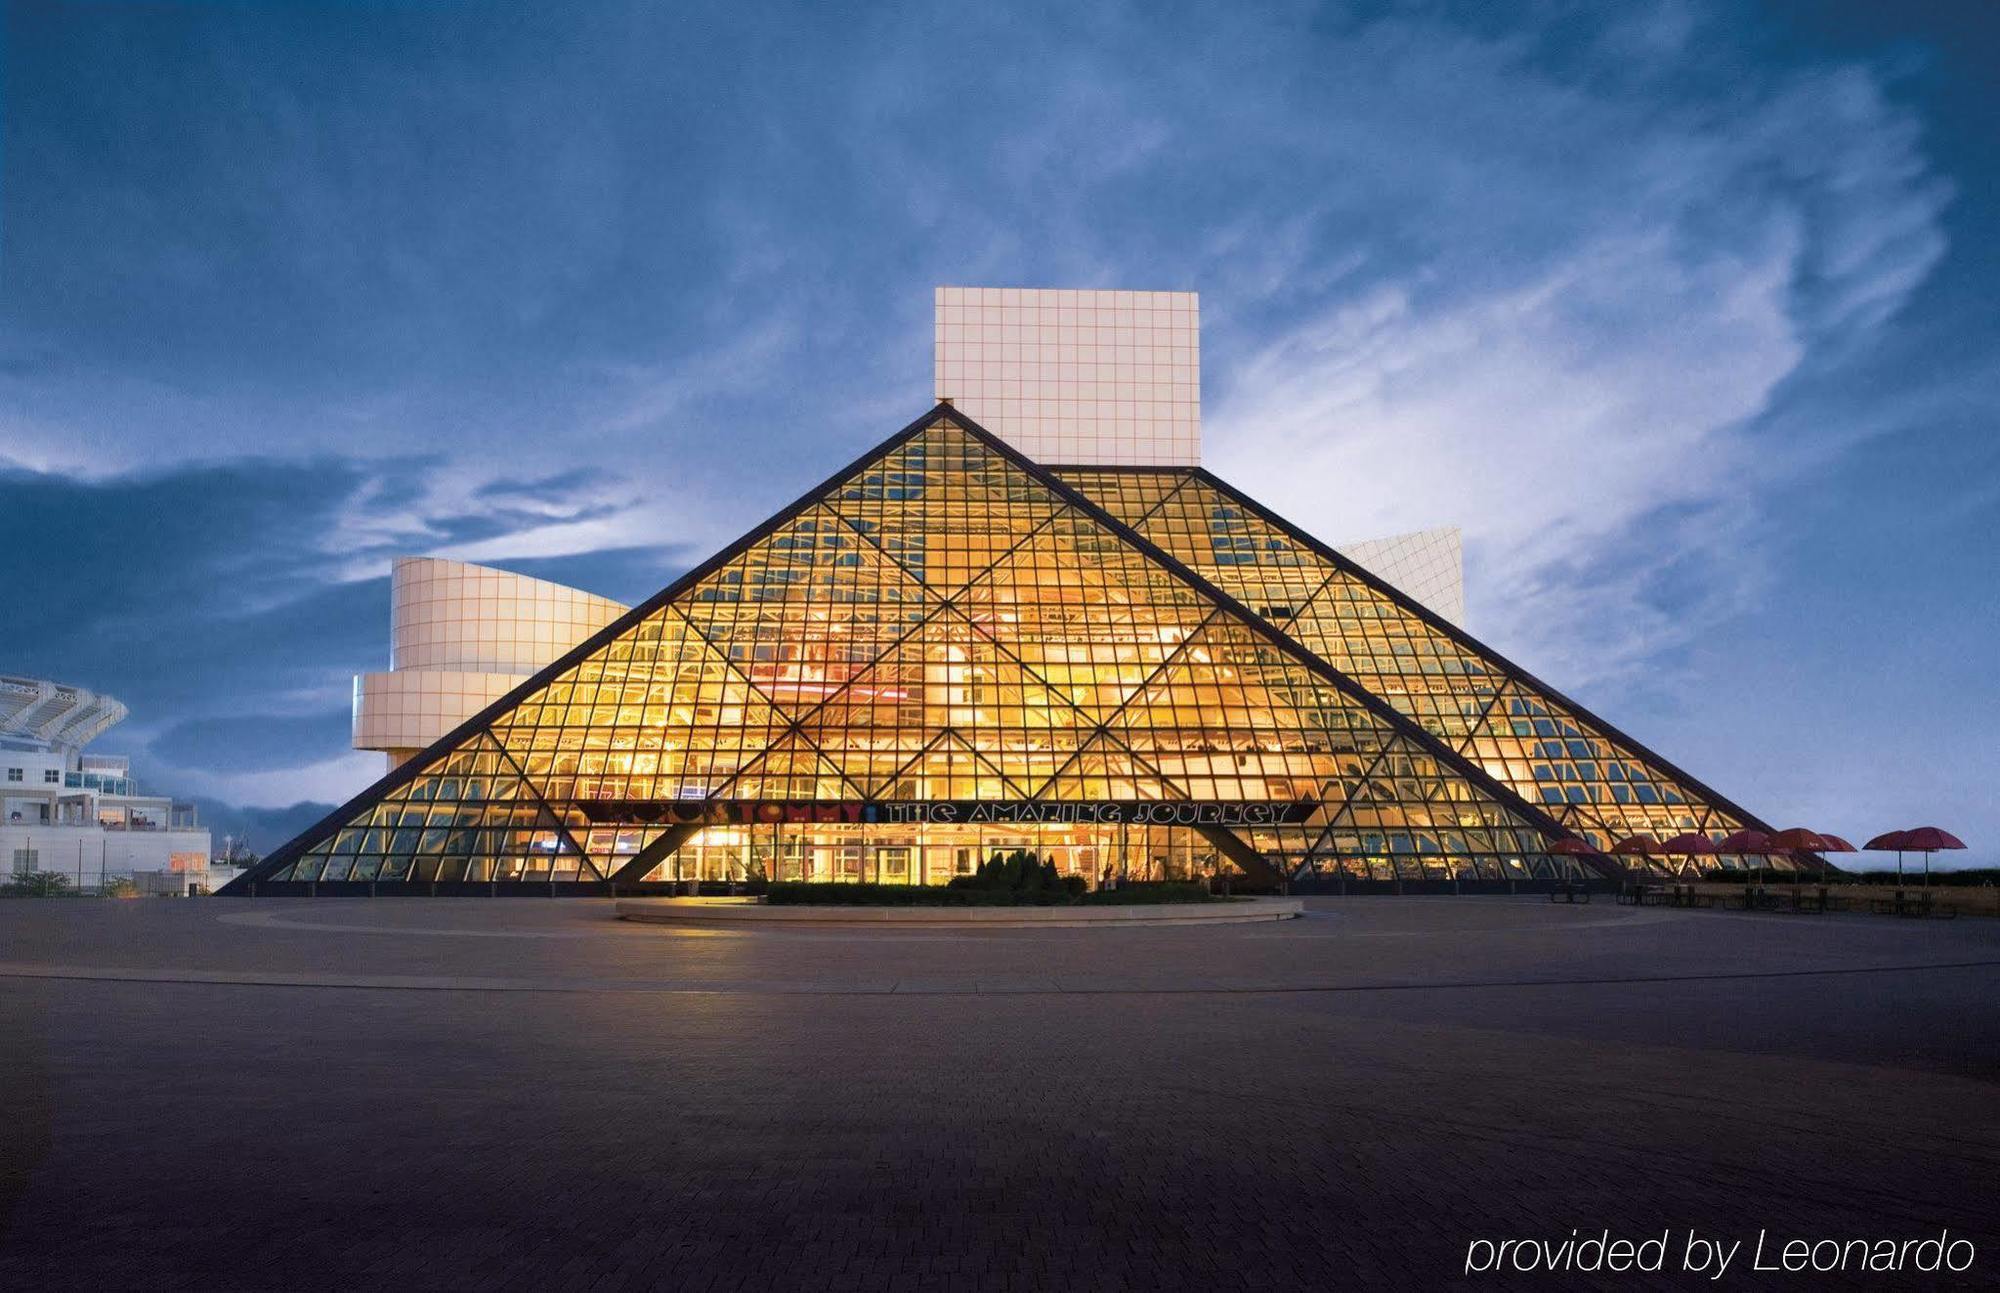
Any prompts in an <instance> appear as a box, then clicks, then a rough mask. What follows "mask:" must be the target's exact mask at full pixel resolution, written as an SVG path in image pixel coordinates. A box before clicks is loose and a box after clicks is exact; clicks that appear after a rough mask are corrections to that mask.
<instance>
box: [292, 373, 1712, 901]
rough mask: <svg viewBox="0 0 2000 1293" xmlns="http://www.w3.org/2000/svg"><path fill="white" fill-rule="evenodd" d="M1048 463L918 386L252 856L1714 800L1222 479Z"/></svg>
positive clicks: (621, 864) (1122, 836)
mask: <svg viewBox="0 0 2000 1293" xmlns="http://www.w3.org/2000/svg"><path fill="white" fill-rule="evenodd" d="M1069 479H1070V480H1072V481H1073V482H1074V483H1075V485H1076V486H1078V487H1080V488H1081V489H1082V491H1083V492H1082V493H1079V492H1078V491H1077V489H1074V488H1071V487H1070V486H1069V485H1066V484H1064V483H1063V482H1062V481H1061V480H1059V479H1058V478H1057V477H1056V476H1053V475H1051V474H1050V473H1049V472H1047V471H1044V470H1042V469H1040V468H1038V467H1036V466H1034V465H1033V464H1031V463H1029V462H1028V461H1027V460H1026V459H1025V458H1022V457H1021V456H1020V455H1019V453H1018V452H1016V451H1015V450H1013V449H1011V448H1009V447H1007V446H1006V445H1004V444H1002V443H1001V442H999V441H997V440H995V439H994V438H993V437H991V436H989V435H987V434H986V433H985V432H983V431H981V430H979V429H978V428H976V427H974V426H971V425H970V424H969V423H966V421H965V420H964V419H963V418H961V417H957V416H956V415H954V414H953V412H952V410H951V409H950V408H949V406H944V405H941V406H940V407H939V408H938V409H936V410H933V411H932V413H931V414H930V415H928V416H927V417H926V418H924V419H921V420H919V422H917V423H915V424H913V425H912V426H911V427H910V428H908V429H906V430H905V431H904V432H902V433H900V434H899V435H898V436H896V437H894V438H893V439H891V440H890V441H889V442H888V443H887V444H885V445H884V446H883V447H882V448H880V449H879V450H877V451H876V452H875V453H873V454H871V455H869V456H868V457H866V458H864V459H863V460H862V461H861V462H859V463H857V464H855V465H853V466H851V467H850V468H848V469H846V470H845V471H843V472H842V473H841V474H839V475H838V476H836V477H835V478H834V479H833V480H831V481H830V482H828V483H827V484H826V485H824V486H822V487H820V488H819V489H818V490H816V491H814V492H813V493H812V494H810V495H809V496H808V497H807V498H806V499H804V500H802V501H801V502H800V503H798V504H795V505H793V506H792V507H790V508H788V509H786V510H785V511H784V512H782V513H780V514H779V515H778V516H777V517H775V518H773V519H772V521H770V522H768V523H766V524H765V525H764V526H763V527H760V528H759V529H758V530H757V531H754V532H753V533H752V534H750V535H748V536H746V537H745V538H744V539H743V540H740V541H739V542H738V543H736V544H734V545H732V546H731V547H730V548H728V549H725V550H724V551H723V552H722V553H721V554H719V555H718V556H717V557H716V558H714V559H712V560H711V561H709V562H707V563H705V564H704V565H703V566H700V567H698V568H697V569H696V570H694V571H693V572H691V573H690V574H689V575H688V576H686V577H685V578H683V579H682V580H680V581H678V582H677V583H675V584H674V585H673V586H671V587H669V588H668V589H666V590H665V591H663V592H662V593H661V594H660V595H659V596H657V597H655V598H653V599H651V600H650V601H648V602H647V603H645V604H644V605H642V606H639V607H637V608H635V609H634V610H633V611H632V612H631V613H629V614H627V615H626V616H624V617H623V618H622V619H620V620H619V621H617V622H616V623H614V624H612V625H611V626H610V627H608V628H607V629H606V630H604V631H603V632H602V633H600V634H598V635H597V636H596V637H594V638H592V639H591V640H589V641H587V642H585V643H584V644H583V645H582V646H580V647H579V648H577V649H576V650H575V651H573V652H571V653H570V654H569V655H567V656H565V657H564V658H563V659H562V660H560V661H558V662H557V663H556V664H555V665H552V666H551V667H550V668H548V669H546V670H544V671H543V672H542V673H540V674H538V675H537V676H536V677H535V678H533V679H530V680H529V681H528V682H527V683H526V684H524V685H523V687H521V688H520V689H518V690H517V691H516V692H515V693H514V694H512V695H511V696H509V697H507V698H504V699H503V700H502V701H501V702H499V703H498V704H496V705H495V706H494V707H492V708H491V709H489V710H488V711H486V712H485V713H483V714H481V715H478V716H476V717H475V718H473V719H472V720H470V721H469V722H468V723H466V724H465V725H464V726H462V727H461V728H459V729H458V730H457V731H455V732H453V733H452V734H450V735H449V736H447V737H446V738H445V739H444V740H443V741H441V742H439V743H438V744H437V745H436V746H433V747H432V748H431V749H430V750H428V751H425V752H424V753H423V754H421V755H419V756H418V757H417V758H415V759H413V760H411V761H410V762H409V763H407V764H406V765H404V766H403V767H402V768H399V769H398V770H396V771H395V772H393V773H391V774H390V775H389V776H388V777H386V778H384V780H383V781H382V782H380V783H378V784H377V785H376V786H374V787H372V788H371V789H370V790H369V791H367V792H365V793H364V794H363V795H362V796H360V797H359V798H357V799H356V800H355V801H354V802H353V803H350V804H349V805H346V806H345V807H343V808H342V809H341V810H339V812H337V813H336V814H335V815H334V816H332V817H330V818H329V819H328V820H327V821H326V822H323V823H321V824H320V825H319V826H317V827H315V828H314V829H313V830H311V831H308V832H307V833H306V834H305V835H303V836H301V837H300V838H299V839H298V840H296V841H293V843H292V844H290V845H287V846H286V848H285V849H283V850H280V851H279V853H278V854H275V855H274V856H273V859H272V863H271V865H269V866H267V867H266V868H265V869H264V870H263V871H262V872H261V873H260V875H259V876H258V878H259V879H262V880H266V881H274V882H285V881H314V882H322V883H324V882H340V881H346V882H353V881H369V882H372V883H377V884H381V883H388V884H396V883H410V882H416V883H422V882H446V883H453V882H480V881H550V882H565V881H568V882H596V881H602V880H617V881H620V882H639V881H643V880H646V879H654V880H659V879H685V878H696V877H699V878H711V879H726V878H743V877H746V876H763V877H767V878H774V879H788V878H801V879H823V880H848V879H854V880H859V879H876V878H880V879H883V880H893V881H894V882H909V883H941V882H943V881H944V880H947V879H949V878H950V877H951V876H952V875H954V874H961V873H963V871H964V870H966V869H969V868H970V866H971V865H974V864H976V862H977V861H978V859H979V858H980V857H982V856H985V855H987V854H990V853H991V852H992V851H994V850H996V849H998V850H1003V851H1010V850H1011V849H1013V848H1017V847H1018V848H1030V849H1033V850H1035V851H1036V852H1038V853H1041V854H1042V855H1044V856H1046V857H1049V858H1051V859H1053V860H1055V861H1056V862H1057V864H1058V866H1059V867H1061V868H1062V869H1063V870H1065V871H1068V872H1073V873H1079V874H1084V875H1087V876H1091V877H1093V878H1100V877H1102V876H1103V875H1104V874H1105V873H1106V872H1107V871H1109V872H1111V873H1114V874H1120V875H1124V876H1128V877H1129V876H1138V875H1146V876H1167V875H1199V874H1205V873H1212V872H1215V871H1228V870H1239V871H1247V872H1249V873H1250V874H1251V875H1253V876H1255V877H1257V878H1259V879H1264V880H1286V879H1295V878H1298V877H1300V876H1302V875H1305V874H1308V873H1312V872H1319V873H1328V872H1346V873H1348V874H1352V875H1357V876H1375V877H1382V878H1411V877H1414V878H1440V877H1453V876H1460V877H1478V878H1488V879H1499V878H1507V877H1512V876H1530V875H1534V876H1539V875H1552V874H1568V873H1571V872H1572V871H1573V870H1574V869H1575V868H1576V866H1577V863H1576V862H1575V861H1574V860H1573V859H1569V858H1564V857H1551V856H1549V855H1548V854H1547V853H1545V852H1544V851H1543V850H1544V847H1545V842H1546V841H1547V840H1548V839H1550V838H1553V837H1555V836H1557V835H1559V834H1561V833H1562V829H1563V827H1565V826H1575V827H1577V828H1578V829H1580V830H1585V831H1590V830H1597V831H1599V832H1600V835H1601V834H1602V831H1603V829H1604V828H1605V827H1606V825H1607V823H1608V822H1610V821H1612V820H1616V821H1617V822H1618V823H1619V826H1618V829H1620V830H1623V829H1627V828H1628V826H1629V829H1644V828H1647V827H1651V828H1655V829H1664V828H1666V827H1668V826H1672V827H1673V828H1675V829H1680V828H1681V825H1682V823H1684V822H1685V823H1687V824H1688V825H1687V828H1688V829H1707V828H1710V827H1713V828H1714V829H1717V830H1723V829H1730V828H1733V825H1734V824H1735V822H1734V819H1733V818H1728V817H1727V816H1726V815H1723V814H1721V813H1720V812H1719V811H1718V810H1716V809H1714V808H1713V807H1711V806H1709V805H1706V804H1702V803H1698V802H1697V801H1695V800H1694V799H1692V798H1691V797H1690V796H1689V794H1688V792H1687V790H1686V789H1685V787H1683V786H1682V785H1680V784H1678V783H1676V782H1675V781H1673V780H1671V779H1668V778H1665V777H1663V776H1661V775H1660V774H1659V772H1658V770H1657V769H1656V768H1654V767H1653V766H1652V765H1651V764H1649V763H1648V762H1647V761H1646V760H1644V759H1642V758H1638V757H1636V756H1634V755H1632V754H1631V753H1630V752H1629V751H1624V750H1621V749H1618V748H1616V747H1614V746H1613V745H1611V743H1610V742H1609V741H1608V740H1607V739H1606V738H1605V737H1604V736H1603V735H1602V734H1599V733H1596V732H1593V731H1591V730H1589V729H1584V728H1581V727H1579V726H1577V725H1576V723H1575V720H1574V719H1573V718H1572V717H1571V716H1569V715H1567V714H1566V713H1565V712H1563V711H1561V710H1559V709H1558V708H1556V707H1555V704H1554V702H1553V701H1552V700H1551V699H1550V698H1548V697H1546V696H1545V695H1543V694H1541V693H1540V692H1537V691H1535V690H1534V689H1533V688H1531V687H1529V686H1527V685H1526V684H1524V683H1523V682H1522V681H1521V679H1519V678H1518V677H1516V676H1514V675H1512V674H1511V673H1508V672H1506V671H1504V670H1502V669H1500V668H1498V667H1497V666H1494V665H1492V664H1491V663H1489V662H1488V661H1486V660H1485V658H1484V657H1482V656H1481V655H1480V654H1479V653H1478V652H1477V650H1476V649H1474V648H1472V647H1470V646H1468V645H1466V644H1464V643H1462V642H1460V641H1458V640H1457V639H1456V638H1454V637H1452V636H1451V635H1450V634H1448V633H1446V632H1444V631H1443V630H1441V629H1439V628H1437V627H1436V626H1434V625H1432V624H1430V623H1429V622H1427V621H1426V620H1425V619H1424V618H1423V617H1422V616H1421V615H1420V614H1418V613H1416V612H1413V611H1411V610H1409V609H1408V608H1407V607H1406V606H1405V605H1403V604H1402V603H1401V602H1399V601H1398V600H1397V599H1396V597H1395V596H1394V595H1392V594H1389V593H1386V592H1383V591H1381V590H1380V589H1379V588H1377V587H1376V586H1375V585H1373V584H1372V583H1370V582H1368V581H1367V580H1365V579H1362V578H1358V577H1356V576H1354V575H1352V574H1350V573H1348V571H1347V570H1344V569H1343V568H1342V567H1341V564H1340V563H1339V561H1338V559H1337V558H1334V557H1332V556H1331V555H1330V554H1325V553H1322V552H1320V551H1319V550H1317V549H1315V548H1313V547H1311V546H1310V545H1309V544H1308V543H1307V542H1305V541H1302V540H1301V539H1299V538H1298V537H1296V536H1293V535H1290V534H1288V533H1286V532H1285V531H1282V530H1280V529H1279V528H1277V527H1276V526H1274V525H1273V524H1271V523H1270V522H1268V521H1265V520H1263V519H1261V518H1260V517H1257V516H1256V515H1254V514H1253V513H1251V512H1250V511H1249V510H1248V509H1247V508H1246V507H1245V506H1243V505H1242V504H1241V503H1240V502H1237V501H1235V500H1232V499H1231V498H1230V497H1229V496H1228V495H1227V494H1225V493H1224V492H1223V491H1222V490H1221V488H1220V487H1219V486H1218V485H1216V484H1212V483H1210V482H1209V480H1208V478H1206V477H1203V476H1198V475H1197V474H1195V473H1193V472H1190V471H1174V472H1148V471H1144V470H1138V471H1116V472H1109V471H1098V472H1085V471H1078V472H1073V473H1070V476H1069ZM1117 518H1123V520H1124V522H1125V523H1124V524H1121V523H1120V520H1119V519H1117ZM1126 525H1130V526H1131V527H1132V528H1131V529H1127V528H1126ZM1135 530H1136V532H1137V534H1136V535H1135V534H1134V531H1135ZM1155 545H1158V546H1155ZM1572 733H1574V734H1573V735H1572ZM1593 743H1594V744H1593ZM1558 753H1560V756H1561V757H1557V756H1558ZM1555 768H1562V769H1565V770H1566V771H1565V772H1564V773H1562V774H1560V775H1558V774H1557V773H1555V772H1553V771H1550V770H1551V769H1555ZM1550 787H1553V788H1554V789H1555V790H1556V795H1555V797H1554V798H1551V797H1550V796H1549V794H1548V793H1547V790H1548V788H1550ZM1575 787H1583V791H1582V794H1581V796H1580V797H1578V796H1577V794H1576V793H1575V789H1574V788H1575ZM1627 792H1629V793H1630V795H1631V797H1630V798H1629V799H1627V798H1624V797H1621V796H1623V795H1625V794H1626V793H1627ZM1544 806H1546V811H1545V810H1544ZM1614 806H1615V808H1616V809H1617V811H1616V812H1615V813H1614V812H1613V811H1612V809H1613V807H1614ZM989 810H991V814H990V815H989ZM974 823H978V824H976V825H975V824H974ZM1598 842H1599V843H1608V842H1609V841H1608V839H1599V840H1598Z"/></svg>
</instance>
